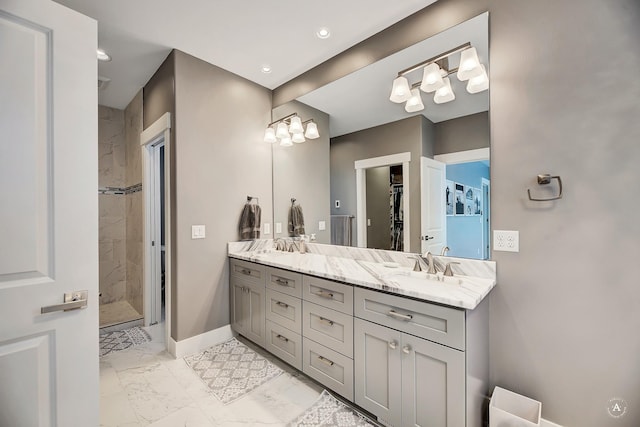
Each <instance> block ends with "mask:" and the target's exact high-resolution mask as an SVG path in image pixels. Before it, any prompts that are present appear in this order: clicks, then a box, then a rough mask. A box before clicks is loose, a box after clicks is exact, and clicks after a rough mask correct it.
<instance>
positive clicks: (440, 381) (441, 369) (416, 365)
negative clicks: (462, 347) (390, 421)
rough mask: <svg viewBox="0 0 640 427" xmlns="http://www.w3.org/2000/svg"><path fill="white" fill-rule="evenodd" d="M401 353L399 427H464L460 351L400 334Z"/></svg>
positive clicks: (463, 382)
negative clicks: (400, 409)
mask: <svg viewBox="0 0 640 427" xmlns="http://www.w3.org/2000/svg"><path fill="white" fill-rule="evenodd" d="M401 354H402V425H403V426H404V427H409V426H411V427H418V426H421V427H464V426H465V377H464V369H465V365H464V352H462V351H459V350H455V349H453V348H450V347H446V346H443V345H440V344H436V343H433V342H431V341H427V340H424V339H421V338H417V337H414V336H412V335H408V334H402V348H401ZM394 425H396V424H394Z"/></svg>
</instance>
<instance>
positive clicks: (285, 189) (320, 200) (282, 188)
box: [265, 101, 331, 244]
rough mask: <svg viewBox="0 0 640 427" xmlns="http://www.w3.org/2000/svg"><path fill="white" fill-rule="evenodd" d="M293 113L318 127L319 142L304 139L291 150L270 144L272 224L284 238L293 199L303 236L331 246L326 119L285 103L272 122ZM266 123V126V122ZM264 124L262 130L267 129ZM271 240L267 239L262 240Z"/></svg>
mask: <svg viewBox="0 0 640 427" xmlns="http://www.w3.org/2000/svg"><path fill="white" fill-rule="evenodd" d="M294 112H297V113H298V115H299V116H300V119H301V120H302V121H303V122H304V121H305V120H308V119H313V120H314V121H315V122H316V124H317V125H318V133H319V134H320V138H317V139H308V140H306V141H305V142H304V143H301V144H296V143H294V145H293V146H292V147H281V146H280V145H278V144H277V143H276V144H273V145H272V150H273V211H274V217H273V218H274V219H273V221H274V226H273V230H274V233H275V223H276V222H280V223H281V224H282V234H272V236H273V237H286V236H287V235H288V233H287V221H288V214H289V208H290V207H291V198H292V197H295V198H296V200H297V203H298V204H300V206H301V207H302V211H303V213H304V221H305V222H304V223H305V233H306V234H307V235H310V234H311V233H315V234H316V239H317V240H316V242H317V243H327V244H328V243H331V228H330V221H331V218H330V213H329V212H330V203H331V202H330V200H329V115H328V114H327V113H325V112H322V111H320V110H316V109H315V108H312V107H309V106H308V105H306V104H303V103H301V102H298V101H291V102H287V103H286V104H284V105H281V106H279V107H276V108H274V109H273V112H272V113H271V114H272V117H273V119H272V121H273V120H277V119H281V118H283V117H286V116H288V115H289V114H292V113H294ZM267 123H269V122H267ZM267 123H265V126H266V125H267ZM319 221H324V222H325V225H326V229H325V230H323V231H320V230H319V229H318V222H319ZM266 237H271V236H266Z"/></svg>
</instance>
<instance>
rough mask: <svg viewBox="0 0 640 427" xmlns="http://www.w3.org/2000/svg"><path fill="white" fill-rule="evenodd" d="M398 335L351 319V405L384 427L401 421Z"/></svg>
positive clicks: (400, 368) (400, 336) (399, 339)
mask: <svg viewBox="0 0 640 427" xmlns="http://www.w3.org/2000/svg"><path fill="white" fill-rule="evenodd" d="M401 344H402V334H401V333H400V332H398V331H395V330H393V329H389V328H386V327H384V326H380V325H377V324H375V323H371V322H367V321H364V320H361V319H357V318H356V319H354V366H355V403H356V404H358V405H360V406H362V407H363V408H364V409H366V410H367V411H369V412H371V413H372V414H374V415H376V416H377V417H379V419H380V420H382V421H384V422H385V423H386V424H388V425H392V426H400V423H401V420H402V400H401V399H402V397H401V394H402V393H401V391H402V382H401V381H402V375H401V371H402V358H401V356H400V355H401Z"/></svg>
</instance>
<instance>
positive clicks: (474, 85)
mask: <svg viewBox="0 0 640 427" xmlns="http://www.w3.org/2000/svg"><path fill="white" fill-rule="evenodd" d="M480 69H481V70H482V73H481V74H480V75H478V76H476V77H471V78H470V79H469V81H468V82H467V92H469V93H478V92H482V91H483V90H487V89H489V77H487V70H486V69H485V68H484V65H482V64H480Z"/></svg>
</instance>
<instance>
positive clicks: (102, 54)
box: [96, 49, 111, 62]
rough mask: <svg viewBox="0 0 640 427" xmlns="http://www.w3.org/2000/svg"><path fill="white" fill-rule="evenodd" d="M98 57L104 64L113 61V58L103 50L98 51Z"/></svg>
mask: <svg viewBox="0 0 640 427" xmlns="http://www.w3.org/2000/svg"><path fill="white" fill-rule="evenodd" d="M96 56H97V57H98V61H102V62H109V61H111V56H110V55H109V54H108V53H107V52H105V51H104V50H103V49H97V50H96Z"/></svg>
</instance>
